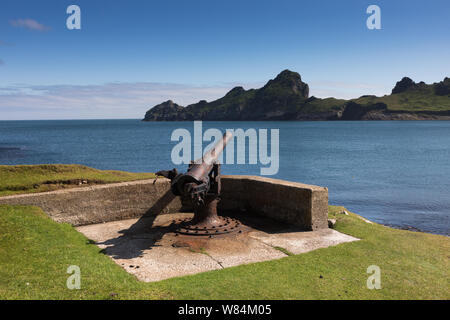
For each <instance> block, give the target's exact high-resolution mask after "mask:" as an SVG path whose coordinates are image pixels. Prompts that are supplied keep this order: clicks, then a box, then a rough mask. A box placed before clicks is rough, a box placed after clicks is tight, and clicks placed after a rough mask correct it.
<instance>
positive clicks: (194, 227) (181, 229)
mask: <svg viewBox="0 0 450 320" xmlns="http://www.w3.org/2000/svg"><path fill="white" fill-rule="evenodd" d="M171 228H172V229H173V231H174V232H175V233H179V234H184V235H191V236H209V237H213V236H216V235H223V234H228V233H235V232H237V233H242V228H243V226H242V224H241V222H240V221H239V220H237V219H234V218H229V217H220V216H217V217H216V219H214V223H213V224H211V223H195V218H194V219H178V220H173V221H172V224H171Z"/></svg>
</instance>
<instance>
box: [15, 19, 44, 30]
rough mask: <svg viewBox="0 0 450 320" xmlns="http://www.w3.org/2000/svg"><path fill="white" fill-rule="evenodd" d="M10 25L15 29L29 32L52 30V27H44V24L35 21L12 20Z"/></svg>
mask: <svg viewBox="0 0 450 320" xmlns="http://www.w3.org/2000/svg"><path fill="white" fill-rule="evenodd" d="M9 23H10V24H11V25H12V26H13V27H18V28H26V29H29V30H36V31H48V30H50V29H51V28H50V27H48V26H46V25H43V24H42V23H39V22H37V21H36V20H34V19H16V20H11V21H10V22H9Z"/></svg>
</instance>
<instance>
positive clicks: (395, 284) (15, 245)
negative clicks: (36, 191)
mask: <svg viewBox="0 0 450 320" xmlns="http://www.w3.org/2000/svg"><path fill="white" fill-rule="evenodd" d="M341 211H342V208H340V207H330V216H332V217H334V218H336V219H337V224H336V229H337V230H339V231H341V232H344V233H347V234H351V235H353V236H356V237H359V238H360V239H362V240H361V241H357V242H353V243H346V244H341V245H338V246H335V247H330V248H325V249H319V250H316V251H312V252H309V253H306V254H301V255H294V256H289V257H286V258H283V259H279V260H274V261H268V262H261V263H255V264H249V265H242V266H238V267H233V268H228V269H223V270H219V271H211V272H206V273H202V274H197V275H193V276H186V277H180V278H173V279H169V280H165V281H161V282H156V283H141V282H138V281H137V280H136V279H135V278H134V277H133V276H131V275H129V274H127V273H126V272H125V271H123V270H122V269H121V268H120V267H119V266H117V265H116V264H115V263H114V262H112V261H111V260H110V259H109V258H108V257H106V256H104V255H103V254H101V253H100V250H99V249H98V248H97V246H95V245H94V244H91V243H90V242H89V241H88V239H86V238H85V237H84V236H83V235H81V234H80V233H78V232H77V231H76V230H74V229H73V228H72V227H71V226H69V225H67V224H58V223H56V222H54V221H52V220H50V219H49V218H47V217H46V216H45V214H44V213H43V212H42V211H41V210H40V209H37V208H32V207H17V206H16V207H13V206H0V298H1V299H15V298H25V299H28V298H37V299H86V298H94V299H95V298H98V299H109V298H114V299H117V298H132V299H135V298H136V299H154V298H159V299H165V298H169V299H170V298H176V299H180V298H186V299H383V298H385V299H438V298H440V299H449V298H450V292H449V279H450V272H449V270H450V265H449V256H448V253H449V252H450V239H449V238H448V237H445V236H439V235H432V234H425V233H416V232H410V231H403V230H395V229H391V228H388V227H384V226H381V225H377V224H368V223H366V222H364V221H363V220H361V219H360V218H359V216H357V215H355V214H352V213H351V214H350V215H349V216H347V215H343V214H339V212H341ZM199 254H201V253H199ZM72 264H73V265H78V266H80V268H81V274H82V279H81V286H82V288H81V290H68V289H67V288H66V286H65V283H66V279H67V277H68V276H69V275H68V274H66V269H67V267H68V266H69V265H72ZM373 264H375V265H378V266H380V268H381V281H382V289H381V290H369V289H367V288H366V280H367V277H368V276H369V275H368V274H366V269H367V267H368V266H369V265H373ZM320 276H322V278H321V277H320ZM27 283H28V285H27ZM112 293H114V294H117V295H114V294H113V295H112V296H111V294H112Z"/></svg>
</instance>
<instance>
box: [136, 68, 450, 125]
mask: <svg viewBox="0 0 450 320" xmlns="http://www.w3.org/2000/svg"><path fill="white" fill-rule="evenodd" d="M193 120H203V121H254V120H258V121H264V120H450V78H448V77H446V78H445V79H444V80H443V81H441V82H438V83H433V84H426V83H424V82H419V83H416V82H414V81H413V80H411V79H410V78H407V77H404V78H403V79H402V80H400V81H398V82H397V84H396V85H395V87H394V89H392V93H391V94H390V95H385V96H382V97H377V96H373V95H364V96H361V97H359V98H356V99H350V100H344V99H335V98H325V99H321V98H316V97H314V96H311V97H310V96H309V86H308V84H307V83H305V82H303V81H302V79H301V77H300V74H299V73H297V72H293V71H290V70H284V71H282V72H281V73H280V74H278V75H277V77H276V78H275V79H272V80H269V81H268V82H267V84H266V85H265V86H263V87H262V88H260V89H250V90H245V89H244V88H242V87H235V88H233V89H232V90H231V91H229V92H228V93H227V94H226V95H225V96H224V97H222V98H220V99H217V100H215V101H211V102H207V101H205V100H201V101H199V102H198V103H195V104H191V105H188V106H186V107H183V106H180V105H178V104H176V103H174V102H173V101H172V100H169V101H166V102H163V103H161V104H158V105H156V106H154V107H153V108H151V109H150V110H148V111H147V113H146V114H145V117H144V119H143V121H193Z"/></svg>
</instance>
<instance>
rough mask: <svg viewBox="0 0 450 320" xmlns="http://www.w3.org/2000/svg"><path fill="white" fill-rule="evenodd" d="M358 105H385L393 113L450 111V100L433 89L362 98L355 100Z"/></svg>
mask: <svg viewBox="0 0 450 320" xmlns="http://www.w3.org/2000/svg"><path fill="white" fill-rule="evenodd" d="M353 101H355V102H356V103H358V104H362V105H365V104H374V103H379V102H382V103H385V104H386V105H387V106H388V110H391V111H409V112H417V111H421V112H423V111H448V110H450V98H449V97H448V96H438V95H435V94H434V93H433V92H432V89H431V88H426V89H423V90H412V91H406V92H402V93H398V94H391V95H386V96H383V97H370V96H369V97H362V98H358V99H353Z"/></svg>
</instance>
